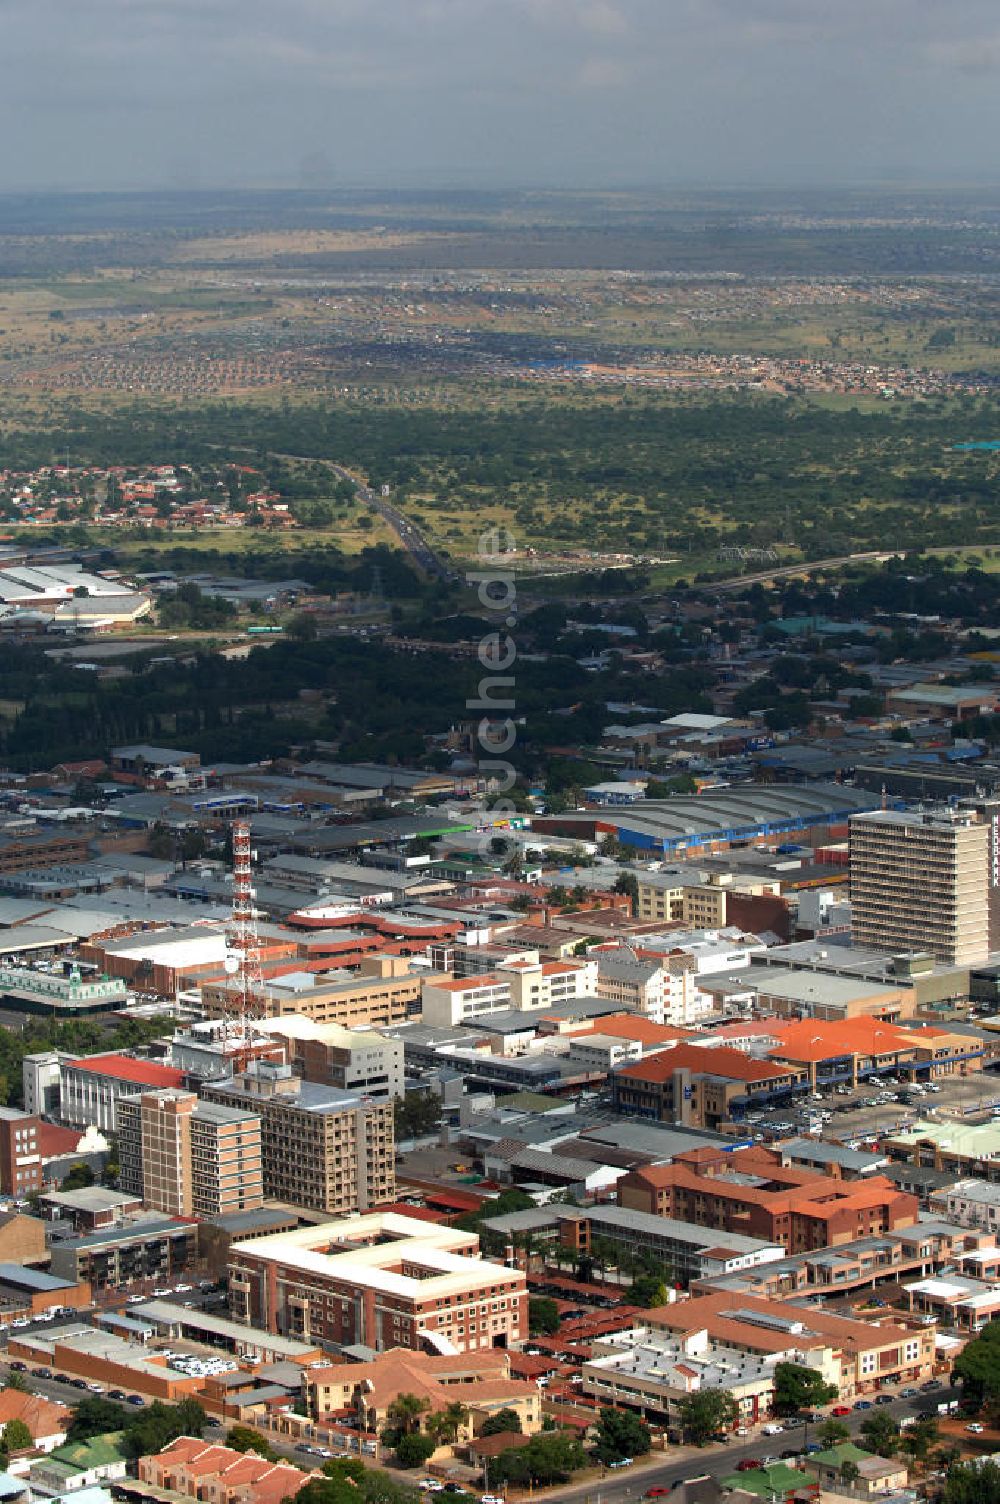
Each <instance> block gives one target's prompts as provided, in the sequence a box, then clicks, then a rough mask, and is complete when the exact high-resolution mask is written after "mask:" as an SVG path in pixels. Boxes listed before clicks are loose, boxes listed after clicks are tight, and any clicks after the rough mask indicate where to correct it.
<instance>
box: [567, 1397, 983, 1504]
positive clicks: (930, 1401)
mask: <svg viewBox="0 0 1000 1504" xmlns="http://www.w3.org/2000/svg"><path fill="white" fill-rule="evenodd" d="M958 1397H959V1390H958V1389H957V1388H952V1387H951V1386H950V1385H945V1386H944V1387H943V1388H941V1389H938V1390H936V1391H935V1392H934V1393H933V1394H922V1395H921V1396H920V1397H919V1399H915V1400H913V1399H910V1400H903V1399H898V1398H897V1399H894V1400H893V1402H892V1404H891V1405H879V1406H875V1407H874V1408H873V1410H852V1411H851V1414H850V1415H845V1416H843V1417H842V1419H843V1423H844V1425H845V1426H847V1427H848V1429H849V1430H850V1432H851V1435H852V1437H854V1438H857V1436H858V1433H859V1432H860V1430H861V1426H862V1424H863V1423H864V1421H865V1419H866V1418H867V1416H869V1415H872V1414H874V1413H875V1411H876V1410H885V1411H887V1412H888V1414H890V1415H892V1416H894V1417H895V1418H896V1419H897V1420H900V1419H901V1418H902V1417H903V1416H904V1415H936V1414H937V1407H938V1405H939V1404H942V1403H943V1402H944V1401H945V1400H953V1399H958ZM817 1430H818V1426H809V1427H808V1437H807V1435H806V1428H805V1427H803V1426H796V1427H795V1429H794V1430H792V1431H784V1432H782V1434H781V1435H780V1436H764V1435H763V1434H762V1433H761V1432H760V1431H759V1430H758V1431H757V1432H756V1433H755V1434H754V1435H753V1436H749V1437H746V1438H744V1439H741V1440H740V1441H738V1442H736V1443H735V1444H733V1445H731V1446H722V1445H718V1444H715V1445H713V1444H710V1445H708V1446H705V1447H700V1448H699V1447H669V1448H668V1449H667V1451H666V1452H665V1453H663V1454H662V1460H661V1454H656V1456H655V1460H654V1459H653V1458H650V1459H644V1460H643V1461H640V1462H638V1463H636V1464H634V1465H633V1466H632V1467H630V1468H623V1469H621V1471H616V1472H609V1473H608V1474H607V1476H606V1477H605V1478H603V1479H600V1480H593V1481H589V1482H587V1483H583V1484H568V1485H567V1486H566V1487H565V1488H560V1489H553V1490H551V1491H550V1492H548V1493H547V1494H546V1497H547V1498H550V1499H558V1500H559V1501H560V1504H588V1501H589V1504H634V1501H636V1500H638V1499H640V1498H641V1497H642V1495H643V1494H644V1493H645V1492H646V1490H647V1489H648V1488H653V1487H660V1488H664V1487H665V1488H669V1487H670V1486H671V1485H672V1484H673V1483H675V1482H678V1481H682V1480H683V1479H685V1478H697V1477H699V1476H700V1475H701V1474H702V1473H711V1474H712V1475H713V1476H714V1477H716V1478H720V1477H725V1476H726V1474H727V1473H732V1472H735V1471H736V1468H737V1466H738V1464H739V1463H740V1462H742V1460H743V1459H744V1457H755V1458H763V1457H779V1456H780V1455H781V1453H782V1452H784V1451H787V1450H788V1449H789V1448H790V1447H796V1448H798V1449H801V1448H802V1447H803V1446H804V1445H805V1443H806V1440H807V1439H808V1440H809V1441H815V1440H816V1432H817Z"/></svg>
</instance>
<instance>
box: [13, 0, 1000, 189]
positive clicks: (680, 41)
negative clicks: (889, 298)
mask: <svg viewBox="0 0 1000 1504" xmlns="http://www.w3.org/2000/svg"><path fill="white" fill-rule="evenodd" d="M998 75H1000V6H997V4H996V0H951V3H950V4H947V5H946V4H944V3H943V0H0V97H2V99H3V105H4V130H3V145H2V147H0V190H12V189H14V190H22V189H48V188H60V189H67V188H80V189H131V188H162V187H183V188H197V187H204V188H209V187H213V188H214V187H226V186H229V187H250V186H262V187H263V186H281V187H297V186H321V187H336V186H343V187H352V186H356V185H377V186H388V187H399V188H403V187H407V186H419V187H428V186H438V185H449V184H460V185H463V186H468V185H479V186H483V187H510V186H531V185H538V186H553V187H559V186H566V187H574V188H580V187H595V188H599V187H611V186H615V185H621V186H643V185H662V186H672V185H675V184H698V183H702V184H706V185H716V184H718V185H730V186H731V185H739V184H743V183H746V184H748V185H752V184H755V183H766V184H778V185H782V184H788V185H793V186H796V187H801V186H809V185H816V186H822V185H824V184H831V185H833V184H836V185H842V184H850V183H852V182H859V183H871V182H877V181H880V180H887V181H906V182H923V181H926V182H930V183H941V182H949V181H955V182H959V181H961V182H963V183H968V182H976V181H986V180H989V181H993V180H994V179H995V176H996V167H995V163H996V144H995V143H996V140H997V138H998V135H1000V87H998V83H1000V78H998Z"/></svg>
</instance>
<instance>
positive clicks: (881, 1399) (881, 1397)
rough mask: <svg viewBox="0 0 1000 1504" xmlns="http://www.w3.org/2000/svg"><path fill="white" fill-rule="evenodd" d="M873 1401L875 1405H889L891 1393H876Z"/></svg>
mask: <svg viewBox="0 0 1000 1504" xmlns="http://www.w3.org/2000/svg"><path fill="white" fill-rule="evenodd" d="M875 1403H876V1405H891V1404H892V1395H891V1394H877V1395H876V1396H875Z"/></svg>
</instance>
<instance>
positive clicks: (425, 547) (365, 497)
mask: <svg viewBox="0 0 1000 1504" xmlns="http://www.w3.org/2000/svg"><path fill="white" fill-rule="evenodd" d="M328 463H329V465H330V468H331V470H332V471H333V473H334V475H336V476H338V477H339V479H340V480H346V481H349V482H350V483H351V484H352V485H353V486H354V488H355V495H356V496H357V498H358V500H359V501H363V502H365V503H366V505H367V506H369V507H371V509H372V511H373V512H377V513H378V515H379V516H380V517H382V518H383V519H384V520H385V521H386V522H388V524H389V526H390V527H391V528H393V529H394V530H395V532H396V533H397V535H398V537H399V541H400V543H402V545H403V547H404V548H405V549H406V551H407V553H408V554H409V555H410V557H411V558H412V559H413V561H414V563H416V564H419V565H420V568H421V569H422V570H423V571H424V573H425V574H429V575H431V577H432V578H434V579H438V580H445V581H447V580H455V579H457V578H458V576H457V575H456V573H455V571H454V570H453V569H449V567H448V565H447V564H445V562H444V560H443V559H440V558H439V557H438V555H437V554H436V553H435V552H434V550H433V549H432V548H431V546H430V544H429V543H428V542H427V539H426V538H425V537H424V535H423V533H422V532H421V531H420V529H419V528H418V527H416V526H415V525H414V523H412V522H411V521H410V520H409V518H407V517H405V516H404V515H403V513H402V512H401V511H400V510H399V508H398V507H394V506H393V505H392V503H391V502H390V501H389V500H388V498H387V497H385V496H383V495H382V494H381V492H379V491H375V490H373V489H372V487H371V486H365V485H362V484H361V482H360V481H359V480H358V479H357V478H356V477H355V476H353V475H352V474H351V473H350V471H349V470H345V469H344V467H343V465H338V464H336V463H335V461H333V460H330V461H328Z"/></svg>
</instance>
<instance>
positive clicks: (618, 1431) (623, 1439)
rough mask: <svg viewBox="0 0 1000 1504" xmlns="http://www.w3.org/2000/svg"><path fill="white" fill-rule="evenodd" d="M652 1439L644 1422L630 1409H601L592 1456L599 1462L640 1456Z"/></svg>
mask: <svg viewBox="0 0 1000 1504" xmlns="http://www.w3.org/2000/svg"><path fill="white" fill-rule="evenodd" d="M651 1445H652V1441H651V1438H650V1434H649V1427H648V1426H647V1425H646V1422H645V1421H643V1420H640V1419H639V1417H638V1416H637V1415H633V1413H632V1411H631V1410H612V1409H611V1408H610V1407H608V1406H606V1407H605V1408H603V1409H602V1410H601V1418H600V1420H599V1421H598V1423H597V1431H596V1436H595V1444H594V1456H595V1457H596V1458H597V1460H598V1461H599V1462H620V1461H621V1459H622V1458H623V1457H642V1456H644V1455H645V1454H646V1452H648V1451H649V1449H650V1446H651Z"/></svg>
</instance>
